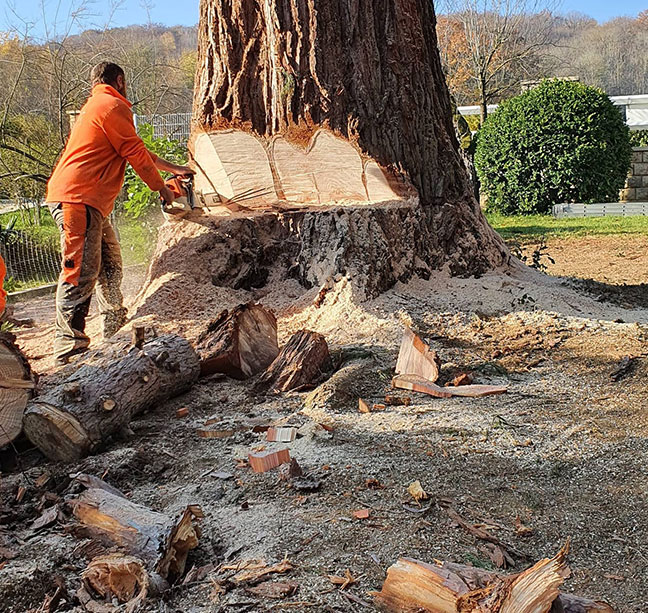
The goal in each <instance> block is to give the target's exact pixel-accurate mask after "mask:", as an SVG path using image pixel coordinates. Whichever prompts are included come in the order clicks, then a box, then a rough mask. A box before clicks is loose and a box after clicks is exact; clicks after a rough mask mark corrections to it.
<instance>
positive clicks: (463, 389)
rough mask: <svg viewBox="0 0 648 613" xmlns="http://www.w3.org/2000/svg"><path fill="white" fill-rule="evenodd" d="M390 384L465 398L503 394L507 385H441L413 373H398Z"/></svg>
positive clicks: (433, 393) (426, 392)
mask: <svg viewBox="0 0 648 613" xmlns="http://www.w3.org/2000/svg"><path fill="white" fill-rule="evenodd" d="M392 386H393V387H395V388H398V389H403V390H410V391H412V392H419V393H421V394H427V395H428V396H434V397H435V398H451V397H453V396H461V397H467V398H481V397H483V396H493V395H496V394H505V393H506V392H507V391H508V387H507V386H505V385H461V386H459V387H441V386H439V385H436V384H435V383H432V382H430V381H427V380H426V379H423V378H422V377H417V376H414V375H399V376H396V377H394V378H393V379H392Z"/></svg>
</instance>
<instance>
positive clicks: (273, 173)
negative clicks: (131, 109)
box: [149, 0, 508, 298]
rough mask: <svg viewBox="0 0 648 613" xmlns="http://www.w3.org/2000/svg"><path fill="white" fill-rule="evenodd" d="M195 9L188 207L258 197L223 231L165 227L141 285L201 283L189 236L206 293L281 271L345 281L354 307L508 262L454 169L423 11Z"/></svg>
mask: <svg viewBox="0 0 648 613" xmlns="http://www.w3.org/2000/svg"><path fill="white" fill-rule="evenodd" d="M200 11H201V15H200V25H199V49H198V69H197V73H196V74H197V76H196V87H195V98H194V120H195V126H194V133H193V136H192V139H191V140H190V150H191V151H192V154H193V157H194V160H195V164H196V169H197V170H198V175H197V178H196V188H197V193H198V196H199V198H198V199H199V201H200V200H201V198H202V203H203V204H204V205H206V206H212V205H213V204H217V205H218V204H219V203H222V202H223V198H235V197H236V196H239V195H241V194H244V193H246V192H255V193H256V196H255V197H254V198H253V200H252V202H253V205H252V206H251V210H250V211H245V210H243V211H240V210H239V211H237V212H235V213H232V211H234V210H235V208H229V209H228V210H229V211H230V213H231V215H232V217H231V218H230V219H227V217H226V215H227V212H225V211H224V210H223V209H222V207H221V210H220V211H219V213H220V214H218V215H214V214H209V215H205V214H202V215H200V214H198V213H193V214H190V215H188V216H187V218H185V219H183V220H180V221H179V222H178V223H174V224H171V226H170V227H169V228H167V229H166V230H165V231H163V233H162V235H161V236H160V239H159V249H158V253H157V254H156V261H155V263H154V266H153V268H152V270H151V276H150V279H149V283H150V284H152V283H153V282H154V281H155V280H156V279H159V278H160V277H161V276H163V275H164V274H166V273H168V272H169V271H174V272H175V271H178V270H181V271H182V270H183V269H184V268H186V267H187V265H188V264H193V265H194V268H193V269H192V270H191V271H187V274H188V277H189V278H190V279H194V278H195V276H196V274H201V273H200V271H197V270H196V269H195V261H192V262H189V263H188V262H187V261H186V260H187V259H188V258H187V255H186V253H187V252H186V250H184V249H178V248H177V243H178V240H179V237H180V236H185V238H186V239H187V240H189V241H191V240H192V239H199V240H195V243H196V245H195V247H196V253H200V256H201V257H200V261H201V265H205V263H207V265H208V266H209V267H210V268H211V270H210V273H211V274H210V275H208V276H207V279H206V282H207V283H214V284H216V285H220V286H227V287H234V288H244V289H249V288H253V287H254V288H255V287H261V286H263V285H265V284H266V283H267V282H268V280H269V279H270V276H269V272H270V269H277V268H279V267H281V269H282V270H281V273H282V275H283V277H281V276H280V277H273V278H279V279H280V278H285V277H286V276H290V277H292V278H297V279H299V281H300V282H301V283H302V284H303V285H305V286H306V287H310V286H313V285H318V284H321V283H324V282H326V281H327V280H328V279H330V278H331V277H335V276H337V275H342V276H349V277H352V281H353V284H354V287H358V288H359V289H360V290H361V292H360V296H359V297H360V298H363V297H371V296H375V295H377V294H378V293H380V292H382V291H384V290H385V289H388V288H389V287H391V286H392V285H393V284H394V283H396V282H397V281H407V280H409V279H410V278H411V277H412V276H414V275H418V274H420V275H422V276H426V275H428V274H429V271H430V270H439V269H442V268H444V267H446V266H447V267H448V269H449V270H450V272H451V273H452V274H455V275H463V274H477V273H480V272H482V271H484V270H487V269H491V268H493V267H496V266H498V265H501V264H503V263H505V262H506V259H507V257H508V254H507V250H506V248H505V246H504V244H503V243H502V241H501V240H500V238H499V237H498V236H497V235H496V234H495V233H494V232H493V231H492V229H491V228H490V227H489V226H488V224H487V223H486V221H485V219H484V216H483V215H482V213H481V211H480V209H479V206H478V204H477V202H476V201H475V199H474V196H473V193H472V185H471V181H470V178H469V176H468V174H467V172H466V169H465V165H464V164H463V162H462V158H461V154H460V150H459V145H458V142H457V139H456V136H455V133H454V127H453V123H452V111H451V104H450V97H449V94H448V90H447V87H446V85H445V81H444V77H443V73H442V69H441V63H440V59H439V53H438V50H437V40H436V34H435V16H434V10H433V8H432V4H431V3H430V2H428V1H427V0H353V1H350V0H318V1H316V0H264V2H248V1H247V0H245V1H244V0H232V1H230V0H228V1H227V2H226V1H225V0H201V8H200ZM341 160H342V161H341ZM201 194H202V196H201ZM217 194H220V195H221V196H222V197H223V198H219V196H218V195H217ZM244 204H246V203H244ZM286 205H289V206H286ZM291 207H292V208H291ZM295 208H297V209H298V210H294V209H295ZM259 209H261V212H262V214H255V211H257V212H259ZM196 224H200V225H201V226H202V227H203V228H205V229H208V230H209V233H210V234H213V236H212V237H211V238H205V237H204V236H203V235H200V236H196ZM198 243H200V245H199V244H198ZM198 249H202V251H198ZM169 250H170V251H171V253H168V251H169ZM182 254H184V260H183V255H182ZM223 254H227V257H226V258H223V257H222V256H223ZM277 259H279V262H277V261H276V260H277ZM213 262H216V263H215V264H212V263H213ZM181 274H184V271H183V272H181ZM202 282H205V281H204V280H203V281H202Z"/></svg>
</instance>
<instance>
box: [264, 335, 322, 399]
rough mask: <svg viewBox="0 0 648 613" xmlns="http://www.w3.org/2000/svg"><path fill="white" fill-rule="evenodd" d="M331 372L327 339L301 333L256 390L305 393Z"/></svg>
mask: <svg viewBox="0 0 648 613" xmlns="http://www.w3.org/2000/svg"><path fill="white" fill-rule="evenodd" d="M332 369H333V363H332V362H331V355H330V353H329V348H328V344H327V343H326V339H325V338H324V337H323V336H322V335H321V334H318V333H317V332H311V331H309V330H300V331H299V332H296V333H295V334H293V335H292V336H291V337H290V340H289V341H288V343H286V346H285V347H284V348H283V349H282V350H281V352H280V353H279V355H278V356H277V358H276V359H275V361H274V362H272V364H271V365H270V366H269V367H268V369H267V370H266V371H265V372H264V373H263V374H262V375H261V377H260V378H259V381H258V382H257V384H256V385H255V390H256V391H266V390H269V391H271V392H273V393H281V392H288V391H290V390H296V389H302V388H304V387H306V386H309V385H313V384H314V383H317V382H319V381H320V380H321V379H322V376H323V375H324V374H325V373H327V372H330V371H331V370H332Z"/></svg>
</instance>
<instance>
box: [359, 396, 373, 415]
mask: <svg viewBox="0 0 648 613" xmlns="http://www.w3.org/2000/svg"><path fill="white" fill-rule="evenodd" d="M358 411H360V413H371V409H370V408H369V405H368V404H367V403H366V402H365V401H364V400H363V399H362V398H358Z"/></svg>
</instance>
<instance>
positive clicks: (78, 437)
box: [24, 335, 200, 462]
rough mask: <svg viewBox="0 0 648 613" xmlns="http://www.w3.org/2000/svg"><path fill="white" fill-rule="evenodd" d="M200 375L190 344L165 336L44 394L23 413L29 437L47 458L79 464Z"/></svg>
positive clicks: (85, 369) (92, 366) (86, 368)
mask: <svg viewBox="0 0 648 613" xmlns="http://www.w3.org/2000/svg"><path fill="white" fill-rule="evenodd" d="M199 375H200V362H199V359H198V356H197V354H196V352H195V351H194V349H193V347H192V346H191V345H190V344H189V342H188V341H186V340H185V339H184V338H182V337H180V336H174V335H168V336H162V337H159V338H157V339H155V340H153V341H150V342H148V343H146V344H145V345H143V347H142V349H137V348H132V349H131V350H130V351H129V352H128V353H127V354H126V355H125V356H123V357H121V358H109V359H107V360H103V361H102V360H99V361H98V362H96V363H93V364H86V365H85V366H81V367H80V368H79V369H78V370H77V371H76V372H75V373H74V374H73V375H72V376H71V377H69V378H68V379H66V380H65V381H63V382H62V383H59V384H57V385H55V386H54V387H52V388H51V389H49V390H46V391H45V392H44V393H43V394H42V395H41V396H39V397H38V398H37V399H35V400H34V401H32V402H31V403H30V404H29V406H28V408H27V410H26V412H25V416H24V429H25V433H26V434H27V437H28V438H29V440H30V441H31V442H32V443H33V444H34V445H36V447H38V448H39V449H40V450H41V451H42V452H43V453H44V454H45V455H46V456H47V457H48V458H50V459H52V460H58V461H66V462H69V461H73V460H77V459H79V458H81V457H83V456H85V455H87V454H88V453H90V452H91V451H93V450H94V449H96V448H97V447H98V446H99V445H100V444H101V443H102V442H103V441H104V440H105V439H106V438H107V437H108V436H110V435H111V434H114V433H117V432H119V431H121V430H122V429H123V428H125V427H126V426H127V425H128V424H129V423H130V421H131V419H132V418H133V416H135V415H137V414H138V413H141V412H142V411H144V410H146V409H148V408H150V407H151V406H153V405H155V404H156V403H158V402H161V401H163V400H166V399H168V398H172V397H173V396H177V395H179V394H181V393H183V392H185V391H187V390H188V389H189V388H190V387H191V386H192V385H193V383H194V382H195V381H196V380H197V379H198V376H199Z"/></svg>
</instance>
